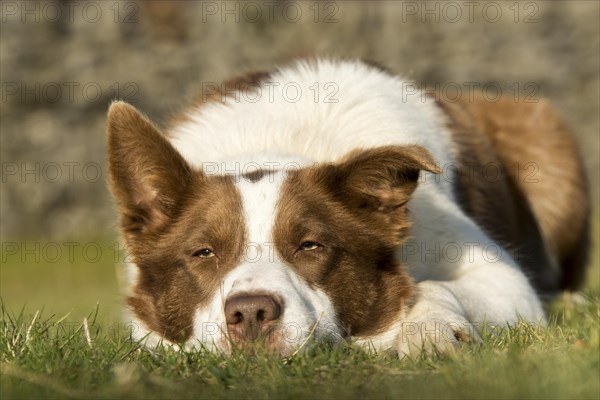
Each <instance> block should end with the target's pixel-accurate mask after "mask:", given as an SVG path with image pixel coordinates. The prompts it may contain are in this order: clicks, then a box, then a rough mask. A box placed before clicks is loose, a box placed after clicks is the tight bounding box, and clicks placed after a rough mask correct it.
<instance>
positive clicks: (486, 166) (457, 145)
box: [109, 60, 589, 355]
mask: <svg viewBox="0 0 600 400" xmlns="http://www.w3.org/2000/svg"><path fill="white" fill-rule="evenodd" d="M327 85H329V86H327ZM408 85H410V83H408V82H405V81H403V80H401V79H399V78H397V77H394V76H392V75H390V74H389V73H387V72H385V71H383V70H382V69H381V68H378V67H377V66H373V65H371V64H369V63H365V62H361V61H328V60H313V61H298V62H296V63H293V64H291V65H289V66H287V67H284V68H280V69H278V70H276V71H274V72H271V73H257V74H251V75H248V76H246V77H243V78H239V79H236V80H233V81H230V82H227V83H225V84H224V85H223V86H222V87H221V88H220V91H214V92H212V93H211V94H210V95H209V96H205V98H204V99H202V101H201V102H199V103H196V104H195V105H194V106H192V107H191V108H189V109H188V110H187V111H186V112H185V113H184V114H183V115H182V116H180V117H179V118H178V119H176V120H175V121H174V124H173V126H172V127H171V128H170V129H169V130H168V134H167V136H166V137H168V140H167V139H166V138H165V136H162V135H161V134H160V133H159V132H158V131H157V130H156V128H155V127H154V126H153V125H152V124H151V123H149V121H148V120H147V119H145V118H144V117H142V116H140V115H139V114H138V113H137V112H136V111H135V109H133V108H132V107H131V106H128V105H126V104H124V103H115V104H114V105H113V106H112V108H111V111H110V113H109V161H110V169H111V178H112V182H111V185H112V189H113V192H114V195H115V197H116V200H117V203H118V204H119V207H120V212H121V215H122V219H121V220H122V225H123V232H124V238H125V240H126V243H127V245H128V248H129V250H130V253H131V256H132V260H133V263H132V265H131V268H132V276H131V281H132V282H131V289H130V293H129V297H128V303H129V306H130V308H131V310H132V312H133V316H134V318H135V320H136V321H137V323H138V324H139V325H140V326H141V327H143V329H140V330H139V331H138V336H139V337H143V336H145V335H147V334H148V333H150V338H151V339H152V340H155V341H157V340H161V339H166V340H167V341H169V342H177V343H181V344H185V345H186V346H191V347H194V346H195V347H200V346H206V347H208V348H212V349H219V350H224V351H229V350H230V349H231V347H232V344H240V345H245V344H247V343H248V342H251V341H252V340H254V339H256V338H257V337H264V338H265V340H266V341H267V345H268V347H270V348H273V349H275V350H276V351H278V352H280V353H281V354H284V355H286V354H291V353H292V352H294V351H296V349H298V348H299V347H302V346H303V345H304V344H305V343H307V341H308V339H309V338H311V337H316V338H328V339H333V340H339V339H341V338H348V337H350V336H351V337H352V338H354V339H355V340H356V341H357V342H359V343H365V344H368V345H372V346H374V347H376V348H378V349H393V350H396V351H398V352H400V353H401V354H406V353H409V352H410V351H411V348H412V347H413V346H411V345H415V348H421V346H422V345H423V344H427V343H428V342H433V344H434V345H436V346H437V347H438V348H440V349H444V348H447V347H451V346H452V345H454V344H456V343H458V342H459V341H462V340H469V339H476V338H477V336H478V332H479V329H480V328H481V327H482V325H483V324H484V323H493V324H497V325H507V324H514V323H516V322H517V321H518V320H519V318H522V319H524V320H525V321H529V322H535V323H540V322H541V323H543V322H544V321H545V317H544V312H543V309H542V304H541V302H540V300H539V295H540V294H549V293H550V294H551V293H553V292H556V291H558V290H560V289H575V288H577V286H578V285H579V284H580V282H581V279H582V276H583V271H584V264H585V260H586V254H587V231H588V227H587V224H588V222H587V221H588V208H589V206H588V202H587V193H586V188H585V182H584V179H583V178H582V167H581V164H580V161H579V158H578V154H577V150H576V146H575V144H574V141H573V138H572V136H571V134H570V133H569V132H568V130H567V129H566V128H565V126H564V124H563V122H562V121H561V120H560V118H558V117H557V116H556V114H555V113H554V111H553V110H551V109H550V107H549V106H548V105H547V104H546V103H545V102H544V101H541V102H539V103H533V104H524V103H513V102H510V101H500V102H498V103H488V102H485V101H483V100H481V99H479V100H475V101H465V102H461V103H444V102H443V101H439V100H438V101H436V99H434V98H430V96H423V95H422V94H421V93H417V94H415V92H414V91H412V90H411V91H410V93H412V95H407V93H408V91H407V88H409V86H408ZM410 88H411V89H413V88H414V86H410ZM284 90H285V91H287V92H285V91H284ZM290 90H294V91H295V92H294V94H290ZM323 90H327V93H324V92H319V91H323ZM467 100H468V99H467Z"/></svg>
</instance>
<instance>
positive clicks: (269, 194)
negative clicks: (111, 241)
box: [236, 171, 285, 261]
mask: <svg viewBox="0 0 600 400" xmlns="http://www.w3.org/2000/svg"><path fill="white" fill-rule="evenodd" d="M284 179H285V177H284V173H283V172H281V171H270V172H267V173H265V175H264V176H262V177H261V178H260V179H259V180H257V181H255V182H252V181H251V180H250V179H249V178H246V177H244V176H238V177H236V180H237V183H236V186H237V188H238V190H239V192H240V196H241V198H242V204H243V208H244V209H243V213H244V219H245V221H246V232H247V234H248V236H247V240H248V242H247V243H246V252H247V253H248V254H247V256H248V257H249V258H250V259H251V260H255V258H254V254H252V253H253V248H254V249H255V250H257V251H258V249H260V250H261V251H262V253H263V257H264V256H265V255H266V256H268V253H269V251H270V250H271V251H272V248H273V237H272V231H273V225H274V223H275V211H276V208H277V201H278V200H279V197H280V195H281V187H282V185H283V181H284ZM255 261H258V260H255Z"/></svg>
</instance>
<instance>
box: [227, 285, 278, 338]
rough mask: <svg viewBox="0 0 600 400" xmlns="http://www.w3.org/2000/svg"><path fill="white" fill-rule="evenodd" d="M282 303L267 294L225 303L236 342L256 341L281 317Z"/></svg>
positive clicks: (228, 324)
mask: <svg viewBox="0 0 600 400" xmlns="http://www.w3.org/2000/svg"><path fill="white" fill-rule="evenodd" d="M281 308H282V307H281V302H279V301H278V300H277V299H275V298H274V297H273V296H270V295H266V294H251V293H250V294H244V295H238V296H233V297H230V298H228V299H227V301H225V321H226V322H227V330H228V332H229V335H230V337H231V339H232V340H233V341H235V342H245V341H254V340H256V339H257V338H259V337H260V336H261V335H264V334H266V333H268V331H269V329H270V328H272V327H273V325H274V323H275V322H276V321H277V320H278V319H279V317H280V316H281V311H282V310H281Z"/></svg>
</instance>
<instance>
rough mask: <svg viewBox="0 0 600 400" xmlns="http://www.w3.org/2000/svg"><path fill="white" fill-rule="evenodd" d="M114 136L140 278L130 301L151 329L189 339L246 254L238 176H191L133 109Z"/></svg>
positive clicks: (119, 113)
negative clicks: (202, 310)
mask: <svg viewBox="0 0 600 400" xmlns="http://www.w3.org/2000/svg"><path fill="white" fill-rule="evenodd" d="M108 136H109V145H108V152H109V167H110V173H111V189H112V191H113V193H114V196H115V198H116V200H117V204H118V206H119V210H120V214H121V225H122V229H123V232H124V236H125V241H126V244H127V248H128V251H129V253H130V255H131V257H132V261H133V262H134V263H136V265H137V266H138V270H139V276H140V278H139V280H138V282H137V284H136V286H135V287H134V289H133V293H132V295H131V296H130V297H129V298H128V300H127V302H128V304H129V306H130V307H131V308H132V310H133V312H134V313H135V314H136V315H137V316H138V317H139V318H140V319H141V320H142V321H144V322H145V323H146V324H147V326H148V328H149V329H151V330H153V331H156V332H158V333H160V334H161V335H162V336H164V337H166V338H167V339H169V340H172V341H176V342H177V341H184V340H186V339H187V338H189V337H190V335H191V333H192V329H191V328H192V322H193V313H194V311H195V309H196V308H197V307H199V306H201V305H203V304H207V303H208V302H209V301H210V299H211V298H212V296H214V294H215V293H216V291H217V289H218V287H219V284H220V281H221V280H220V278H221V277H222V276H223V275H224V274H226V273H227V272H228V271H229V270H231V269H232V268H233V267H234V266H236V265H237V264H238V262H239V260H240V258H241V257H242V253H243V248H242V246H243V243H244V242H245V240H244V238H245V235H246V234H245V232H244V221H243V216H242V213H241V210H242V204H241V199H240V197H239V193H238V192H237V190H236V189H235V186H234V183H233V178H232V177H221V176H211V177H206V176H205V175H204V174H203V173H202V172H197V171H196V172H192V171H191V169H190V167H189V166H188V165H187V163H186V162H185V161H184V160H183V159H182V158H181V156H180V155H179V154H178V153H177V151H176V150H175V149H174V148H173V147H172V146H171V145H170V144H169V143H168V142H167V141H166V140H165V139H164V137H162V135H161V134H160V133H159V132H158V131H157V130H156V129H155V128H154V127H153V126H152V125H151V124H150V123H149V122H148V120H147V119H145V118H144V117H142V116H141V115H140V114H138V113H137V111H136V110H135V109H134V108H133V107H131V106H129V105H126V104H124V103H115V104H113V105H112V107H111V109H110V112H109V127H108ZM209 243H210V245H211V246H213V247H214V248H213V251H214V252H215V254H216V257H211V258H205V259H203V258H199V257H198V256H197V255H196V254H195V253H196V252H197V251H198V250H200V249H201V248H202V247H203V246H207V245H208V244H209Z"/></svg>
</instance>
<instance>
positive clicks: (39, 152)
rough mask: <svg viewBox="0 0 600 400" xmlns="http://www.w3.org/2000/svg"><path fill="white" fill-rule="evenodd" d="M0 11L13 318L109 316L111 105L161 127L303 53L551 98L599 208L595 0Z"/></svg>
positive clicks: (60, 4)
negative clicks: (190, 102) (33, 313)
mask: <svg viewBox="0 0 600 400" xmlns="http://www.w3.org/2000/svg"><path fill="white" fill-rule="evenodd" d="M0 7H1V24H0V27H1V28H0V29H1V35H0V55H1V57H0V79H1V82H2V88H1V89H2V90H1V95H2V99H1V103H0V105H1V109H0V128H1V131H0V133H1V135H0V138H1V143H0V156H1V164H2V184H1V189H0V219H1V225H0V235H1V242H2V260H1V261H2V267H1V268H2V269H1V276H0V277H1V285H0V289H1V296H2V300H3V304H4V306H5V307H8V308H10V309H12V310H17V311H18V310H19V309H20V308H21V307H22V306H23V304H25V303H26V304H27V308H28V309H33V310H35V309H38V308H40V307H42V306H45V307H46V310H47V311H48V313H49V314H57V315H58V314H62V313H67V312H71V313H72V314H71V316H72V317H73V318H79V317H80V316H82V315H87V313H88V312H89V311H90V310H91V309H93V308H94V306H95V304H96V302H97V301H98V302H99V303H100V310H101V314H102V316H103V318H105V320H106V321H114V320H116V318H118V315H117V310H118V308H119V302H120V298H119V297H120V296H119V291H118V284H117V280H116V274H115V261H117V262H118V261H121V260H122V258H123V256H124V255H123V252H122V250H121V249H120V247H119V245H118V244H117V242H116V238H117V230H116V227H117V224H116V222H117V219H116V213H115V209H114V207H113V204H112V200H111V198H110V194H109V192H108V190H107V187H106V172H107V171H106V163H105V120H106V111H107V108H108V104H109V103H110V101H111V100H112V99H115V98H120V99H123V100H126V101H128V102H130V103H132V104H135V106H136V107H138V108H139V109H141V110H142V111H144V112H145V113H147V114H148V115H149V116H150V117H151V118H153V119H154V120H155V121H157V122H159V123H164V122H165V121H166V120H167V119H168V117H169V115H171V114H172V113H173V112H175V111H176V110H177V109H178V108H179V107H180V106H181V105H182V104H184V103H185V99H186V98H188V97H190V96H193V95H194V94H195V93H197V92H198V91H199V90H200V88H201V87H202V85H203V84H206V83H217V84H218V83H219V82H220V81H221V80H223V79H226V78H229V77H231V76H232V75H235V74H238V73H243V72H245V71H247V70H250V69H261V68H270V67H271V66H273V64H278V63H285V62H286V61H288V60H290V59H291V58H293V57H297V56H303V55H334V56H347V57H362V58H368V59H371V60H374V61H377V62H380V63H382V64H383V65H386V66H387V67H389V69H390V70H392V71H393V72H395V73H398V74H401V75H403V76H405V77H408V78H411V79H414V80H415V81H416V82H418V83H419V84H422V85H427V86H429V87H434V88H435V87H437V88H439V89H441V90H442V92H443V93H445V94H446V95H447V97H449V98H455V97H456V96H457V95H458V96H459V95H461V93H459V92H457V88H459V89H458V90H459V91H460V90H463V92H462V95H466V94H467V90H469V89H468V88H469V87H471V88H482V87H484V85H486V84H487V85H488V86H487V87H488V88H491V89H493V91H494V93H496V94H498V91H499V92H500V94H501V95H502V96H511V97H515V96H519V97H524V98H527V99H530V100H533V101H535V100H536V99H539V98H541V97H548V98H550V99H551V100H552V101H553V102H554V104H555V105H556V106H557V108H558V109H560V110H561V111H562V113H563V114H564V116H565V117H566V119H567V120H568V122H569V123H570V125H571V126H572V127H573V129H574V131H575V134H576V135H577V138H578V139H579V143H580V145H581V149H582V154H583V158H584V162H585V165H586V168H587V171H588V175H589V178H590V182H591V185H592V192H593V198H594V201H595V202H597V201H598V199H600V196H599V185H598V181H599V176H600V172H599V170H600V161H599V154H600V135H599V132H600V118H599V108H600V107H599V106H600V105H599V99H600V72H599V71H600V50H599V49H600V27H599V21H600V3H599V2H596V1H540V2H535V1H526V2H518V3H517V2H503V1H477V2H468V1H447V2H438V1H426V2H423V1H389V2H388V1H344V2H341V1H338V2H334V1H307V2H297V1H273V2H263V1H247V2H243V1H231V2H223V1H218V2H212V1H205V2H192V1H169V2H166V1H122V2H103V1H102V2H101V1H78V2H73V1H47V2H28V1H3V2H2V3H0ZM492 95H493V96H495V94H492ZM557 189H558V190H560V188H557ZM594 219H595V221H597V220H598V213H597V211H596V213H595V217H594ZM594 226H595V228H594V229H595V236H594V246H595V248H597V247H598V246H597V244H598V224H597V223H596V224H595V225H594ZM565 228H566V229H568V227H565ZM594 263H595V264H597V258H595V261H594ZM595 268H596V269H595V270H594V271H596V272H594V273H593V275H592V276H591V278H590V280H591V281H593V282H597V280H598V275H597V270H598V268H597V265H596V266H595ZM593 284H596V283H593Z"/></svg>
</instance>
